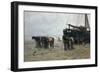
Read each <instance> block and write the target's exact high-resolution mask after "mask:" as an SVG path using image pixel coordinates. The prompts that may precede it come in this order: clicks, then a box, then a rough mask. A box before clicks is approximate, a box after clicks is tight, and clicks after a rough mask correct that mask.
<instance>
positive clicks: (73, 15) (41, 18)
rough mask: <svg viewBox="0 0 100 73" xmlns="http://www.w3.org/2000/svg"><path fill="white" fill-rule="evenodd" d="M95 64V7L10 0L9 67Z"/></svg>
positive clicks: (16, 68)
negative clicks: (14, 0) (11, 0)
mask: <svg viewBox="0 0 100 73" xmlns="http://www.w3.org/2000/svg"><path fill="white" fill-rule="evenodd" d="M94 66H97V7H96V6H82V5H67V4H66V5H65V4H49V3H33V2H12V3H11V70H12V71H30V70H47V69H64V68H80V67H94Z"/></svg>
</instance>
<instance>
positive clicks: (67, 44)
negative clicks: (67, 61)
mask: <svg viewBox="0 0 100 73" xmlns="http://www.w3.org/2000/svg"><path fill="white" fill-rule="evenodd" d="M63 43H64V50H65V51H67V50H71V49H74V47H73V44H74V39H73V37H67V36H63Z"/></svg>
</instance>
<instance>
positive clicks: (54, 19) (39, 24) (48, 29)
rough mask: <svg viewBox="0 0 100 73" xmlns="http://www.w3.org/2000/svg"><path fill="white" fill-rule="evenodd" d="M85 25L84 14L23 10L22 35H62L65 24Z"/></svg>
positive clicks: (26, 38) (29, 37)
mask: <svg viewBox="0 0 100 73" xmlns="http://www.w3.org/2000/svg"><path fill="white" fill-rule="evenodd" d="M68 23H69V24H72V25H77V26H80V25H81V26H84V25H85V16H84V14H69V13H50V12H32V11H24V37H25V40H29V39H31V37H32V36H54V37H57V36H60V37H61V36H62V35H63V29H65V28H66V27H67V25H66V24H68Z"/></svg>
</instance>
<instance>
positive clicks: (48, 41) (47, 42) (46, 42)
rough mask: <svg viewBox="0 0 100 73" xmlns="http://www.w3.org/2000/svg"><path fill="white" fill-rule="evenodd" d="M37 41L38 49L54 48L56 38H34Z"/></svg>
mask: <svg viewBox="0 0 100 73" xmlns="http://www.w3.org/2000/svg"><path fill="white" fill-rule="evenodd" d="M32 39H34V40H35V41H36V48H54V38H53V37H46V36H33V37H32Z"/></svg>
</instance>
